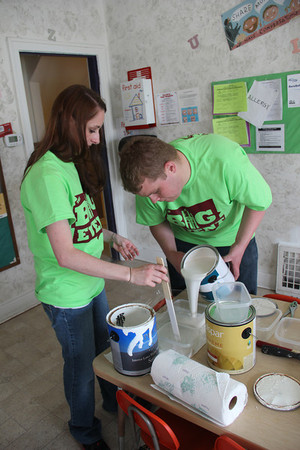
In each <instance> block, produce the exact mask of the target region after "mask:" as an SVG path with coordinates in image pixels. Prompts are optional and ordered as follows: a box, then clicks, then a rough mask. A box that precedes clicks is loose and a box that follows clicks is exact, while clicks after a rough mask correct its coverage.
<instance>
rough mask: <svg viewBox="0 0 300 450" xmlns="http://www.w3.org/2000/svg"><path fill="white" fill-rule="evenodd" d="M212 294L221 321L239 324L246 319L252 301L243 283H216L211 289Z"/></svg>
mask: <svg viewBox="0 0 300 450" xmlns="http://www.w3.org/2000/svg"><path fill="white" fill-rule="evenodd" d="M212 293H213V297H214V300H215V302H216V308H217V313H218V316H219V318H220V320H221V321H223V322H225V323H239V322H243V321H244V320H246V319H247V317H248V313H249V307H250V305H251V303H252V300H251V297H250V294H249V292H248V290H247V288H246V286H245V285H244V283H241V282H239V281H234V282H230V283H220V284H218V283H217V284H215V285H214V286H213V287H212Z"/></svg>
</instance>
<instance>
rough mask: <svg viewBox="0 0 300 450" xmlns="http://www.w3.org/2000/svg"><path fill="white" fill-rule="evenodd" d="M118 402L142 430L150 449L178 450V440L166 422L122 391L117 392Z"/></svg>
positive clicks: (143, 437)
mask: <svg viewBox="0 0 300 450" xmlns="http://www.w3.org/2000/svg"><path fill="white" fill-rule="evenodd" d="M117 401H118V404H119V406H120V408H122V410H123V411H124V412H125V414H127V415H128V417H129V418H130V419H131V421H132V422H133V423H134V424H136V425H137V426H138V427H139V428H140V430H141V438H142V439H143V441H144V442H145V444H146V445H148V447H150V448H151V449H155V450H159V449H168V450H178V448H179V442H178V439H177V437H176V435H175V433H174V432H173V430H172V429H171V428H170V427H169V425H168V424H167V423H166V422H165V421H164V420H162V419H160V418H159V417H158V416H157V415H156V414H154V413H152V412H151V411H149V410H148V409H146V408H144V407H143V406H142V405H140V404H139V403H137V402H136V401H135V400H134V399H133V398H132V397H130V396H129V395H128V394H126V392H124V391H123V390H121V389H119V390H118V391H117Z"/></svg>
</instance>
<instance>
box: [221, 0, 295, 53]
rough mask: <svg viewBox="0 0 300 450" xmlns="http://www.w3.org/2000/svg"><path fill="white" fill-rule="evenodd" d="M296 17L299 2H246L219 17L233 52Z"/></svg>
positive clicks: (255, 0) (276, 0)
mask: <svg viewBox="0 0 300 450" xmlns="http://www.w3.org/2000/svg"><path fill="white" fill-rule="evenodd" d="M298 15H300V1H299V0H248V1H245V2H242V3H240V4H239V5H238V6H235V7H234V8H232V9H230V10H229V11H227V12H225V13H224V14H222V16H221V17H222V23H223V26H224V31H225V35H226V38H227V42H228V45H229V48H230V50H234V49H235V48H237V47H240V46H241V45H243V44H247V43H248V42H250V41H252V40H253V39H255V38H257V37H259V36H262V35H263V34H266V33H268V32H269V31H272V30H274V28H277V27H280V26H281V25H285V24H286V23H288V22H289V21H290V20H291V19H293V18H294V17H296V16H298Z"/></svg>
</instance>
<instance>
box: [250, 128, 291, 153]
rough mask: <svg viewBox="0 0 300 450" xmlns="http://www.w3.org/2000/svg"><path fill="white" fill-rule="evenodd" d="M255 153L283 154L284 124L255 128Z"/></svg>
mask: <svg viewBox="0 0 300 450" xmlns="http://www.w3.org/2000/svg"><path fill="white" fill-rule="evenodd" d="M256 151H257V152H262V151H263V152H284V124H278V125H264V126H262V127H260V128H256Z"/></svg>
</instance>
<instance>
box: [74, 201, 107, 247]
mask: <svg viewBox="0 0 300 450" xmlns="http://www.w3.org/2000/svg"><path fill="white" fill-rule="evenodd" d="M73 213H74V215H75V222H74V223H73V224H72V225H71V228H74V236H73V243H74V244H80V243H81V242H89V241H91V240H92V239H95V238H99V236H100V235H101V233H102V226H101V222H100V219H99V216H98V214H97V210H96V206H95V203H94V202H93V200H92V199H91V204H90V203H89V202H87V200H86V197H85V194H84V193H82V194H79V195H76V201H75V205H74V207H73Z"/></svg>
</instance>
